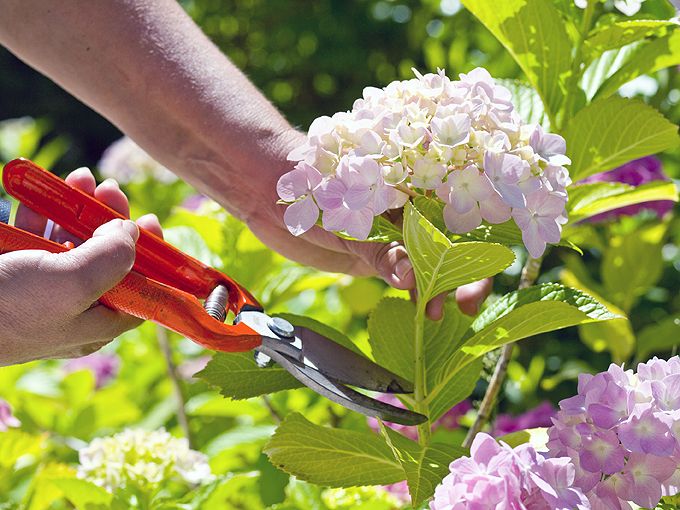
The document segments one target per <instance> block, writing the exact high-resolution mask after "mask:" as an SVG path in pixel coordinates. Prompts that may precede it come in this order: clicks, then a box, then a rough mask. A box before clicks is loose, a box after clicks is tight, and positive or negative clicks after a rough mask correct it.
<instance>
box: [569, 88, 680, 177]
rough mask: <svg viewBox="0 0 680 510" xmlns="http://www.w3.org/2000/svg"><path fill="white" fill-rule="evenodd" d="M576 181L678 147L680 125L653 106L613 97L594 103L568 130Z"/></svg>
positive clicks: (573, 173) (581, 112) (571, 123)
mask: <svg viewBox="0 0 680 510" xmlns="http://www.w3.org/2000/svg"><path fill="white" fill-rule="evenodd" d="M565 139H566V140H567V154H568V156H569V157H570V158H571V161H572V165H571V168H570V174H571V177H572V179H573V180H574V181H577V180H579V179H584V178H586V177H588V176H590V175H593V174H596V173H598V172H604V171H605V170H610V169H612V168H615V167H617V166H620V165H622V164H624V163H627V162H628V161H631V160H633V159H637V158H641V157H642V156H648V155H650V154H656V153H657V152H662V151H664V150H666V149H670V148H672V147H675V146H676V145H677V144H678V142H679V141H680V138H679V137H678V127H677V126H676V125H674V124H673V123H671V122H669V121H668V120H667V119H666V118H664V116H663V115H661V114H660V113H659V112H658V111H656V110H655V109H654V108H652V107H651V106H648V105H646V104H645V103H643V102H641V101H637V100H633V99H624V98H621V97H609V98H606V99H601V100H598V101H595V102H594V103H592V104H590V105H589V106H587V107H586V108H584V109H583V110H581V111H580V112H579V113H578V114H576V116H575V117H574V118H573V119H572V120H571V122H570V123H569V125H568V126H567V130H566V132H565Z"/></svg>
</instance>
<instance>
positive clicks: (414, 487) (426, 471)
mask: <svg viewBox="0 0 680 510" xmlns="http://www.w3.org/2000/svg"><path fill="white" fill-rule="evenodd" d="M382 432H383V435H384V436H385V438H386V439H387V441H388V443H389V445H390V447H391V448H392V451H393V453H394V456H395V458H396V459H397V460H398V461H399V463H400V464H401V466H402V468H403V470H404V474H405V476H406V480H407V482H408V490H409V493H410V494H411V504H412V505H413V507H414V508H418V507H419V506H420V505H421V504H422V503H423V502H424V501H426V500H427V499H429V498H430V497H431V496H432V495H433V494H434V490H435V488H436V487H437V485H438V484H439V483H440V482H441V481H442V478H444V477H445V476H446V475H447V474H448V473H449V464H450V463H451V462H452V461H453V460H455V459H457V458H458V457H462V456H463V455H467V453H468V452H467V450H465V449H463V448H461V447H458V446H453V445H449V444H441V443H432V444H429V445H427V446H421V445H419V444H418V443H416V442H415V441H411V440H410V439H407V438H405V437H404V436H402V435H401V434H399V433H398V432H395V431H394V430H392V429H389V428H387V427H382Z"/></svg>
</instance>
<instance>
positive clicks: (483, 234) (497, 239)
mask: <svg viewBox="0 0 680 510" xmlns="http://www.w3.org/2000/svg"><path fill="white" fill-rule="evenodd" d="M567 203H568V202H567ZM451 240H452V241H453V242H454V243H457V242H461V240H470V241H484V242H485V243H498V244H503V245H517V246H524V241H522V231H521V230H520V229H519V227H518V226H517V224H516V223H515V222H514V221H513V220H508V221H506V222H505V223H499V224H497V225H487V224H482V225H480V226H479V227H477V228H476V229H474V230H471V231H470V232H468V233H467V234H462V235H454V236H451ZM558 246H565V247H567V248H571V249H572V250H575V251H577V252H579V253H581V254H582V253H583V252H582V251H581V249H580V248H579V247H578V246H576V245H575V244H574V243H572V242H571V241H569V240H568V239H561V240H560V242H559V243H558Z"/></svg>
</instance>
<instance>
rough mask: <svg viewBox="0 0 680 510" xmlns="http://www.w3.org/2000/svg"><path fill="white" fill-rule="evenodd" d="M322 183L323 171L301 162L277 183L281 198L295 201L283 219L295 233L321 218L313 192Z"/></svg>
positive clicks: (304, 229)
mask: <svg viewBox="0 0 680 510" xmlns="http://www.w3.org/2000/svg"><path fill="white" fill-rule="evenodd" d="M320 184H321V173H320V172H319V171H318V170H317V169H316V168H314V167H313V166H311V165H309V164H307V163H305V162H304V161H301V162H299V163H298V164H297V165H296V166H295V169H294V170H292V171H291V172H288V173H286V174H283V175H282V176H281V178H280V179H279V182H278V183H277V185H276V191H277V192H278V194H279V197H280V198H281V200H286V201H288V202H293V203H292V204H291V205H289V206H288V207H287V208H286V212H285V213H284V215H283V221H284V222H285V223H286V225H287V226H288V230H290V233H291V234H293V235H300V234H302V233H304V232H306V231H307V230H309V229H310V228H312V227H313V226H314V224H315V223H316V220H317V219H318V218H319V208H318V207H317V205H316V203H315V202H314V199H313V198H312V192H313V191H314V190H315V189H316V188H317V187H318V186H319V185H320Z"/></svg>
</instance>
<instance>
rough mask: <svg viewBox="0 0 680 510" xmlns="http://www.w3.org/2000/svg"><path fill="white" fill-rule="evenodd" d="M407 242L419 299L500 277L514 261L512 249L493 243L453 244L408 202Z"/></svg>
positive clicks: (405, 213) (405, 238)
mask: <svg viewBox="0 0 680 510" xmlns="http://www.w3.org/2000/svg"><path fill="white" fill-rule="evenodd" d="M404 242H405V244H406V249H407V250H408V252H409V254H410V257H411V262H412V263H413V267H414V269H415V274H416V283H417V287H418V297H419V299H422V300H423V301H429V300H430V299H431V298H432V297H434V296H436V295H438V294H440V293H442V292H445V291H449V290H453V289H455V288H457V287H460V286H461V285H465V284H466V283H471V282H474V281H477V280H482V279H483V278H487V277H489V276H493V275H495V274H498V273H500V272H501V271H503V270H504V269H505V268H506V267H508V266H509V265H510V264H512V262H513V261H514V260H515V254H514V253H513V252H512V250H511V249H510V248H507V247H505V246H502V245H500V244H494V243H476V242H469V243H456V244H454V243H452V242H451V241H449V239H447V238H446V236H445V235H444V234H443V233H442V232H441V231H439V230H438V229H437V228H435V226H434V225H432V223H430V222H429V221H428V220H427V219H426V218H425V217H424V216H423V215H422V214H420V212H418V210H417V209H416V208H415V207H414V206H413V205H411V204H410V203H408V202H407V204H406V207H405V209H404Z"/></svg>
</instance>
